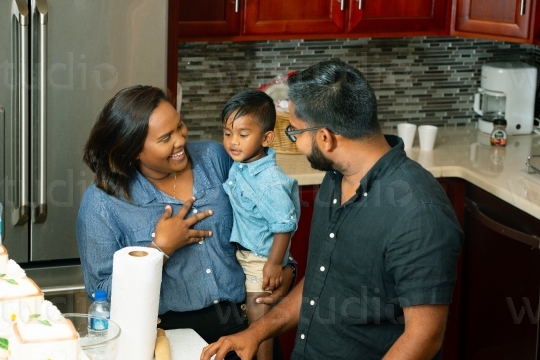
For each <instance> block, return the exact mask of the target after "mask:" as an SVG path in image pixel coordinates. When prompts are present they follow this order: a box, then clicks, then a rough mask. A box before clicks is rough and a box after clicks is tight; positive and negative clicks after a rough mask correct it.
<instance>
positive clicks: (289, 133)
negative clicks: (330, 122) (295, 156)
mask: <svg viewBox="0 0 540 360" xmlns="http://www.w3.org/2000/svg"><path fill="white" fill-rule="evenodd" d="M325 127H326V126H315V127H311V128H307V129H294V128H293V127H292V126H291V125H290V124H289V126H287V128H286V129H285V135H287V137H288V138H289V140H291V141H292V142H296V136H295V135H298V134H301V133H303V132H304V131H312V130H319V129H322V128H325Z"/></svg>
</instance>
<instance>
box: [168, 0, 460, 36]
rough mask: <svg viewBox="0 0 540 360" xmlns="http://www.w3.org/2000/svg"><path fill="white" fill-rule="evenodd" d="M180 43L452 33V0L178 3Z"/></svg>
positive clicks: (291, 0)
mask: <svg viewBox="0 0 540 360" xmlns="http://www.w3.org/2000/svg"><path fill="white" fill-rule="evenodd" d="M176 1H178V2H179V5H178V11H177V13H178V39H179V40H180V41H195V40H197V41H198V40H234V41H242V40H268V39H269V38H271V39H293V38H303V39H324V38H345V37H351V36H354V37H358V36H363V37H383V36H387V37H388V36H413V35H447V34H448V33H449V28H450V10H451V1H452V0H417V1H414V2H411V1H408V0H385V1H381V0H310V1H305V0H221V1H215V0H214V1H212V0H201V1H190V0H176Z"/></svg>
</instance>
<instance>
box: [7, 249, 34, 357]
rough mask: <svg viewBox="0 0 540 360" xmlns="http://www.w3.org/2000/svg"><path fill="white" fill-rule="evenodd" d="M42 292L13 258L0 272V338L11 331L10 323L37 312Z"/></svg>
mask: <svg viewBox="0 0 540 360" xmlns="http://www.w3.org/2000/svg"><path fill="white" fill-rule="evenodd" d="M42 303H43V293H42V292H41V289H40V288H39V286H37V285H36V283H35V282H34V281H33V280H32V279H30V278H29V277H27V276H26V273H25V272H24V270H23V269H22V268H21V267H20V266H19V264H17V263H16V262H15V261H13V260H11V259H10V260H8V261H7V263H6V266H5V269H4V271H3V272H2V273H0V338H1V337H7V336H9V334H10V333H11V325H12V324H14V323H15V322H16V321H17V320H19V319H28V317H29V316H30V315H31V314H35V313H37V312H39V309H40V307H41V304H42ZM0 347H1V344H0Z"/></svg>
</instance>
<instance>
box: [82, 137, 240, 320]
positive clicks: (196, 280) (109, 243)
mask: <svg viewBox="0 0 540 360" xmlns="http://www.w3.org/2000/svg"><path fill="white" fill-rule="evenodd" d="M186 147H187V152H188V155H189V157H190V159H191V162H192V165H193V182H194V185H193V195H194V196H195V198H196V201H195V203H194V204H193V206H192V207H191V209H190V211H189V213H188V215H187V217H189V216H192V215H193V214H195V213H197V212H199V211H204V210H209V209H211V210H212V211H213V212H214V214H213V215H212V216H209V217H207V218H206V219H204V220H202V221H200V222H198V223H197V224H195V225H194V226H193V228H195V229H202V230H211V231H212V236H210V237H207V238H205V239H204V240H203V241H201V242H199V243H195V244H191V245H187V246H184V247H182V248H181V249H178V250H177V251H175V252H174V253H173V254H172V255H171V258H170V259H169V260H168V261H167V262H166V263H165V264H164V266H163V280H162V283H161V292H160V303H159V313H160V314H162V313H164V312H166V311H169V310H173V311H190V310H197V309H202V308H205V307H208V306H211V305H212V304H214V303H216V302H221V301H232V302H241V301H243V300H244V298H245V289H244V273H243V271H242V268H241V267H240V265H239V264H238V262H237V261H236V258H235V246H234V245H233V244H231V243H230V242H229V239H230V236H231V228H232V223H233V215H232V210H231V206H230V203H229V199H228V196H227V195H226V194H225V192H224V190H223V186H222V184H223V182H224V181H225V180H226V179H227V176H228V173H229V169H230V167H231V165H232V160H231V159H230V157H229V156H228V154H227V153H226V152H225V150H224V148H223V146H222V145H221V144H218V143H216V142H212V141H195V142H188V143H187V145H186ZM130 195H131V198H132V201H131V202H130V201H127V200H126V199H125V198H124V197H119V198H117V197H114V196H111V195H107V194H106V193H105V192H104V191H102V190H101V189H98V188H97V187H96V186H95V185H94V184H93V185H91V186H90V187H89V188H88V189H87V191H86V193H85V194H84V197H83V199H82V203H81V208H80V210H79V216H78V219H77V240H78V244H79V251H80V255H81V263H82V268H83V276H84V282H85V285H86V291H87V294H88V295H89V296H90V294H92V293H93V292H94V291H95V290H98V289H101V290H106V291H107V294H108V297H109V299H110V296H111V275H112V263H113V255H114V253H115V252H116V251H117V250H119V249H121V248H123V247H126V246H148V245H149V244H150V242H151V241H152V238H153V236H154V231H155V227H156V224H157V221H158V219H159V218H160V217H161V216H162V214H163V212H164V210H165V205H167V204H169V205H172V207H173V213H174V214H176V213H177V212H178V210H179V209H180V207H181V206H182V204H183V202H182V201H178V200H176V199H174V198H172V197H171V196H169V195H167V194H165V193H163V192H161V191H160V190H158V189H157V188H155V187H154V186H153V185H152V184H151V183H150V182H149V181H148V180H147V179H146V178H145V177H144V176H143V175H141V174H140V173H139V172H137V173H136V175H135V176H134V178H133V180H132V182H131V184H130Z"/></svg>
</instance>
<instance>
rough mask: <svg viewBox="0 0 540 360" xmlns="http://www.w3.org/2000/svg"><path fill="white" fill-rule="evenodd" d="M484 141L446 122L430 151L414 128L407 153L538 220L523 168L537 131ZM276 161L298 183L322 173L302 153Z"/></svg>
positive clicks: (538, 142) (537, 178)
mask: <svg viewBox="0 0 540 360" xmlns="http://www.w3.org/2000/svg"><path fill="white" fill-rule="evenodd" d="M385 133H388V134H396V130H395V129H390V130H386V131H385ZM489 139H490V136H489V134H484V133H482V132H480V131H479V130H477V129H476V127H475V126H474V125H469V126H447V127H441V128H439V131H438V133H437V140H436V142H435V148H434V149H433V151H421V150H420V148H419V145H418V131H417V134H416V138H415V142H414V145H413V147H412V149H408V150H407V151H406V152H407V156H409V157H410V158H411V159H413V160H415V161H417V162H418V163H419V164H420V165H422V166H423V167H424V168H425V169H427V170H428V171H429V172H431V173H432V174H433V175H434V176H435V177H436V178H445V177H457V178H461V179H464V180H466V181H468V182H470V183H472V184H474V185H476V186H478V187H480V188H481V189H483V190H486V191H487V192H489V193H491V194H493V195H495V196H497V197H498V198H500V199H502V200H504V201H506V202H508V203H510V204H511V205H513V206H515V207H516V208H518V209H520V210H522V211H524V212H526V213H528V214H530V215H532V216H534V217H536V218H537V219H540V174H528V173H527V172H526V166H525V164H526V162H527V157H528V156H529V155H536V154H539V155H540V135H537V134H534V133H533V134H530V135H509V136H508V143H507V145H506V147H495V146H491V145H490V142H489ZM277 162H278V164H279V165H280V166H281V167H282V168H283V170H284V171H285V173H287V174H288V175H289V176H291V177H293V178H295V179H297V180H298V183H299V185H314V184H320V183H321V181H322V179H323V177H324V173H323V172H320V171H317V170H314V169H312V168H311V166H310V164H309V162H308V161H307V159H306V157H305V156H304V155H289V154H277ZM537 164H538V166H537V167H540V158H539V159H538V163H537Z"/></svg>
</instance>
